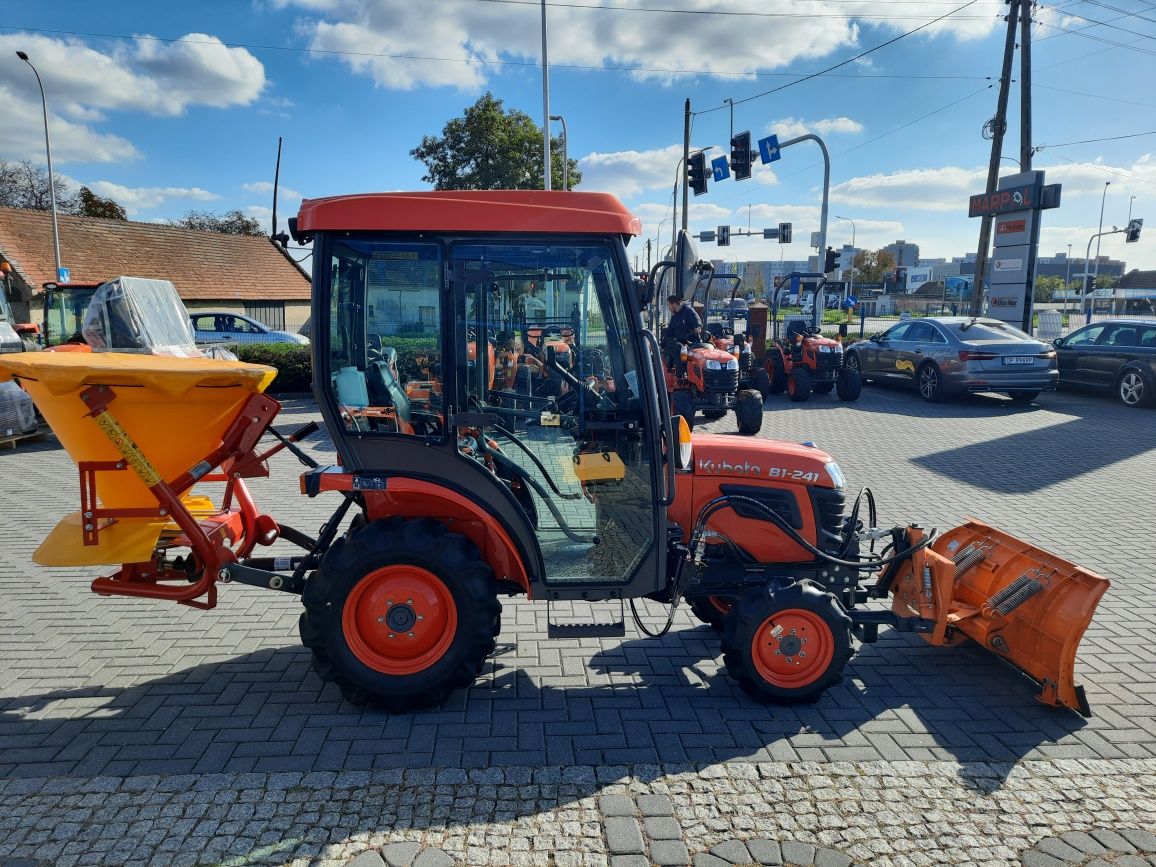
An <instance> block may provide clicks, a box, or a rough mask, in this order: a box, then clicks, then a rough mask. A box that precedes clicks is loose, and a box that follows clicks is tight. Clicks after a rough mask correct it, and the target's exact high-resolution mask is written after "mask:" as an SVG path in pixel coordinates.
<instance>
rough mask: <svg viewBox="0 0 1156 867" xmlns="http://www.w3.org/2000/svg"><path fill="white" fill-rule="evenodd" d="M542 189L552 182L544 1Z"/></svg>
mask: <svg viewBox="0 0 1156 867" xmlns="http://www.w3.org/2000/svg"><path fill="white" fill-rule="evenodd" d="M542 115H543V117H544V118H545V120H544V122H543V123H542V132H543V133H545V135H544V136H543V141H542V189H544V190H548V189H550V187H551V181H552V180H553V169H552V168H551V167H550V60H549V56H548V55H547V53H546V0H542Z"/></svg>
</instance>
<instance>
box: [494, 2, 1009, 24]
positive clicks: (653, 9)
mask: <svg viewBox="0 0 1156 867" xmlns="http://www.w3.org/2000/svg"><path fill="white" fill-rule="evenodd" d="M475 2H478V3H503V4H507V5H511V6H533V7H534V8H535V9H537V8H539V7H540V6H541V2H540V0H475ZM796 2H797V0H796ZM811 2H826V0H811ZM847 2H852V0H847ZM889 2H893V3H897V2H904V3H910V4H911V5H918V6H926V5H928V4H927V3H924V2H922V0H889ZM949 2H951V0H942V5H948V3H949ZM546 5H547V6H552V7H556V8H562V9H590V10H595V11H604V12H649V13H658V14H662V15H709V16H711V17H720V16H723V17H728V16H729V17H742V18H842V19H847V20H853V19H864V20H874V21H896V20H900V21H902V20H911V21H921V20H923V19H924V18H926V17H927V16H926V15H858V14H852V15H848V14H844V13H832V12H751V11H746V10H738V9H733V10H731V9H672V8H669V7H657V6H606V5H601V4H596V3H566V2H559V0H554V2H547V3H546ZM993 5H994V4H993ZM994 11H995V10H994V9H993V13H994ZM990 17H991V16H990V15H967V16H961V17H960V18H959V19H958V20H960V21H986V20H988V19H989V18H990Z"/></svg>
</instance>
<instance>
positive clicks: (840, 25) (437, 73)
mask: <svg viewBox="0 0 1156 867" xmlns="http://www.w3.org/2000/svg"><path fill="white" fill-rule="evenodd" d="M997 5H998V4H995V3H993V2H981V3H980V4H977V6H976V7H975V9H980V7H982V9H981V11H979V12H974V11H973V10H969V11H972V12H973V14H971V15H968V16H959V17H956V18H951V19H947V20H946V21H944V22H942V23H941V24H939V25H936V26H935V27H932V28H928V30H927V31H925V36H924V38H926V36H932V37H934V35H935V34H937V33H938V34H950V35H954V36H956V37H958V38H961V39H972V38H976V37H981V36H984V35H986V34H987V33H989V32H990V31H991V29H992V28H993V27H994V26H995V24H996V23H997V21H998V18H997V17H996V15H995V14H991V15H986V14H984V13H985V12H988V11H992V10H994V9H995V8H996V7H997ZM273 6H274V7H277V8H282V9H284V8H294V7H296V8H298V9H301V10H302V11H303V12H306V13H308V17H304V18H302V19H301V20H300V21H299V22H298V29H299V31H300V32H302V33H303V34H304V35H305V36H306V37H307V39H308V40H309V46H310V48H312V49H313V50H314V51H317V52H334V51H341V52H349V54H348V55H346V56H342V57H341V62H343V63H346V64H347V65H349V67H350V68H351V69H353V70H354V71H356V72H359V73H361V74H364V75H367V76H369V77H371V78H372V79H373V80H374V81H375V82H376V83H377V84H378V85H379V86H382V87H389V88H396V89H403V90H405V89H411V88H413V87H416V86H418V85H428V86H448V87H457V88H461V89H464V90H475V89H477V88H479V87H481V86H482V85H483V84H484V83H485V81H486V80H487V79H488V78H489V77H490V76H491V75H492V74H493V72H494V70H495V69H496V67H494V66H490V65H487V64H488V63H490V62H493V61H497V60H502V59H511V60H518V61H526V62H530V63H534V62H536V61H538V60H539V58H540V56H541V40H540V33H541V31H540V29H539V22H540V20H541V19H540V8H539V6H538V4H536V3H525V4H513V5H511V4H505V3H459V4H455V6H454V9H453V14H431V13H430V10H429V8H428V6H427V5H426V4H423V3H415V2H412V0H274V2H273ZM676 6H677V8H678V9H679V10H680V11H681V12H683V13H696V12H697V13H709V12H718V11H721V10H720V6H721V4H719V3H718V2H717V0H683V2H682V3H680V4H676ZM725 6H726V9H725V11H726V12H728V13H730V14H725V15H723V14H713V15H712V14H674V13H649V14H646V13H644V12H642V11H639V10H638V9H635V10H634V11H629V10H628V9H627V7H625V5H621V6H620V7H619V6H617V5H616V6H615V7H612V8H609V9H608V8H598V9H584V8H582V7H581V6H578V7H575V6H561V5H558V6H551V7H550V8H549V11H548V19H547V20H548V29H549V33H550V34H551V36H550V41H549V50H550V61H551V64H561V65H577V66H592V67H601V66H626V67H630V68H633V69H635V72H634V75H635V76H636V77H638V78H643V79H655V80H660V81H665V82H672V81H675V80H679V79H685V78H688V77H693V76H695V75H698V74H700V73H706V74H708V75H726V76H727V77H728V78H731V79H733V78H734V77H735V76H736V74H737V75H738V76H739V77H742V76H748V77H749V76H750V75H751V74H753V73H754V72H757V71H762V70H771V69H782V68H786V67H789V66H790V65H791V64H793V63H796V62H797V61H800V60H807V59H818V58H822V57H826V56H828V55H830V54H831V53H832V52H834V51H836V50H838V49H840V48H846V47H849V46H857V45H858V44H859V35H860V34H859V24H858V22H857V21H856V20H855V19H854V18H850V17H842V16H845V15H855V14H859V15H863V16H870V21H871V24H872V25H875V26H881V27H884V28H887V29H888V30H895V31H899V30H906V29H910V28H911V27H913V26H915V23H916V22H915V21H914V20H912V19H909V18H904V19H903V20H897V19H896V16H895V10H894V5H893V4H889V3H886V2H883V0H861V2H855V3H852V4H847V3H840V2H834V0H816V2H814V3H810V4H808V5H807V11H808V12H812V13H814V16H815V17H799V16H797V13H798V7H797V6H796V5H794V4H792V3H790V2H788V0H728V2H727V3H726V4H725ZM913 8H914V7H913ZM744 13H746V14H744ZM767 13H771V14H767ZM774 13H788V14H787V15H785V16H778V17H775V16H774ZM790 13H796V14H794V15H791V14H790ZM916 14H919V15H922V14H923V13H916ZM927 17H928V18H930V17H931V15H930V14H929V15H928V16H927ZM925 20H927V19H921V22H920V23H922V21H925ZM722 45H725V46H726V50H725V51H722V50H714V49H712V48H710V46H722Z"/></svg>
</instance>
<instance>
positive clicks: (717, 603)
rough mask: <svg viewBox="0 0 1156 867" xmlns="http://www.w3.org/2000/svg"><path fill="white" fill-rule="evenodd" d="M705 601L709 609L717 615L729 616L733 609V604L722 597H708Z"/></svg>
mask: <svg viewBox="0 0 1156 867" xmlns="http://www.w3.org/2000/svg"><path fill="white" fill-rule="evenodd" d="M706 601H707V602H709V603H710V606H711V608H713V609H714V610H715V611H717V612H718V613H719V614H730V613H731V609H733V608H734V607H735V604H734V603H733V602H731V601H730V600H729V599H725V598H723V597H722V596H708V597H706Z"/></svg>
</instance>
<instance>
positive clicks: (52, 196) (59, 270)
mask: <svg viewBox="0 0 1156 867" xmlns="http://www.w3.org/2000/svg"><path fill="white" fill-rule="evenodd" d="M16 56H17V57H19V58H20V59H21V60H23V61H24V62H25V63H27V64H28V67H29V69H31V70H32V74H33V75H35V76H36V83H37V85H39V86H40V105H41V107H42V108H43V110H44V150H45V152H46V153H47V154H48V198H49V200H50V201H51V203H52V250H53V252H54V253H55V254H56V279H57V281H58V282H60V283H63V282H65V280H64V267H63V266H62V265H61V264H60V226H59V225H58V224H57V221H56V181H55V179H54V178H53V174H52V140H51V139H50V138H49V137H48V99H47V98H46V97H45V96H44V82H43V81H41V80H40V73H39V72H37V71H36V67H35V66H33V65H32V61H31V60H29V59H28V55H27V54H25V53H24V52H23V51H17V52H16Z"/></svg>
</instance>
